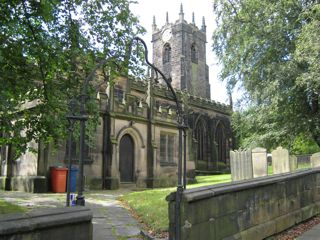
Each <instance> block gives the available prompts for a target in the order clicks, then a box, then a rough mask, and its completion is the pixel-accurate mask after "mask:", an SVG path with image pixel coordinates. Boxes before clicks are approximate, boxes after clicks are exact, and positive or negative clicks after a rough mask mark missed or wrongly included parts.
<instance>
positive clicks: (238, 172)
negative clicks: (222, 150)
mask: <svg viewBox="0 0 320 240" xmlns="http://www.w3.org/2000/svg"><path fill="white" fill-rule="evenodd" d="M230 165H231V179H232V181H239V180H245V179H251V178H252V176H253V174H252V160H251V150H243V151H230Z"/></svg>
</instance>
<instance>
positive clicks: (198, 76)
mask: <svg viewBox="0 0 320 240" xmlns="http://www.w3.org/2000/svg"><path fill="white" fill-rule="evenodd" d="M152 30H153V33H152V43H153V63H154V65H155V66H157V67H158V68H159V69H160V70H161V71H162V72H164V73H165V75H166V76H167V77H169V76H170V77H171V78H172V86H173V87H174V88H175V89H179V90H187V91H188V92H189V93H190V94H191V95H195V96H199V97H205V98H210V84H209V68H208V65H207V64H206V25H205V20H204V18H202V26H201V28H200V29H199V28H198V27H197V26H196V24H195V17H194V14H192V22H191V23H187V21H186V20H185V19H184V12H183V6H182V4H181V6H180V13H179V19H178V20H177V21H176V22H174V23H170V22H169V16H168V13H167V14H166V23H165V25H164V26H162V27H161V28H160V29H159V28H157V25H156V21H155V17H154V18H153V24H152Z"/></svg>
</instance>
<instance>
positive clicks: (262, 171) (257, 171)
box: [252, 148, 268, 178]
mask: <svg viewBox="0 0 320 240" xmlns="http://www.w3.org/2000/svg"><path fill="white" fill-rule="evenodd" d="M252 170H253V177H254V178H256V177H263V176H267V175H268V162H267V150H266V149H265V148H254V149H252Z"/></svg>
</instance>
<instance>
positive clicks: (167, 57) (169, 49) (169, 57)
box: [163, 43, 171, 63]
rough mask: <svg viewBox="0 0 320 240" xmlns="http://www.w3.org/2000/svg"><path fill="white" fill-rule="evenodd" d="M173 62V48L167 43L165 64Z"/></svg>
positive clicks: (164, 55)
mask: <svg viewBox="0 0 320 240" xmlns="http://www.w3.org/2000/svg"><path fill="white" fill-rule="evenodd" d="M170 61H171V47H170V44H169V43H167V44H165V45H164V48H163V63H169V62H170Z"/></svg>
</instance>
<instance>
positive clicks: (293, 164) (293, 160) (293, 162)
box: [289, 155, 298, 172]
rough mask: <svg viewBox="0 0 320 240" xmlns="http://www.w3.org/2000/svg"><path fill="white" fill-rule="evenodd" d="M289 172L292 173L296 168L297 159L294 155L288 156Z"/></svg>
mask: <svg viewBox="0 0 320 240" xmlns="http://www.w3.org/2000/svg"><path fill="white" fill-rule="evenodd" d="M289 165H290V172H294V171H295V170H297V167H298V158H297V157H296V156H295V155H290V158H289Z"/></svg>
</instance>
